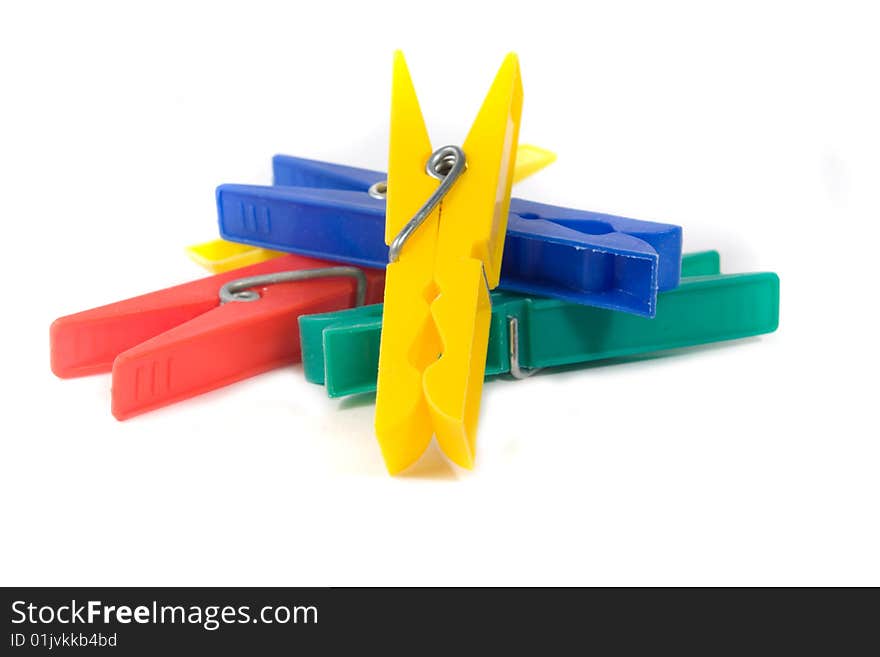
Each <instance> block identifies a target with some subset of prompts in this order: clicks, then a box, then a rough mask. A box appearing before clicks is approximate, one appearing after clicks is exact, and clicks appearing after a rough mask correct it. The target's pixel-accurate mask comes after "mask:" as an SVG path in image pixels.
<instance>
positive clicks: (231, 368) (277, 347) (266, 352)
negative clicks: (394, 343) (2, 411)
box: [50, 255, 384, 420]
mask: <svg viewBox="0 0 880 657" xmlns="http://www.w3.org/2000/svg"><path fill="white" fill-rule="evenodd" d="M334 264H335V263H329V262H326V261H323V260H316V259H313V258H307V257H303V256H296V255H287V256H282V257H280V258H275V259H272V260H268V261H266V262H262V263H259V264H256V265H252V266H250V267H243V268H241V269H236V270H234V271H230V272H225V273H223V274H218V275H216V276H209V277H207V278H203V279H200V280H197V281H193V282H191V283H185V284H183V285H178V286H175V287H171V288H167V289H165V290H160V291H158V292H153V293H150V294H145V295H142V296H139V297H134V298H132V299H127V300H125V301H120V302H118V303H113V304H109V305H107V306H102V307H100V308H95V309H93V310H87V311H85V312H81V313H77V314H75V315H68V316H67V317H62V318H60V319H57V320H56V321H55V322H54V323H53V324H52V327H51V330H50V337H51V361H52V371H53V372H55V374H56V375H58V376H60V377H63V378H67V377H74V376H83V375H86V374H94V373H98V372H106V371H108V370H110V369H111V366H112V372H113V390H112V411H113V415H114V416H115V417H116V418H117V419H120V420H122V419H126V418H129V417H131V416H133V415H137V414H139V413H143V412H146V411H149V410H152V409H154V408H159V407H161V406H165V405H167V404H171V403H173V402H176V401H180V400H182V399H186V398H188V397H193V396H195V395H198V394H201V393H203V392H207V391H209V390H214V389H216V388H220V387H222V386H225V385H228V384H229V383H233V382H234V381H239V380H241V379H245V378H247V377H250V376H253V375H255V374H259V373H261V372H265V371H268V370H270V369H273V368H275V367H280V366H282V365H286V364H289V363H295V362H298V361H299V360H300V345H299V331H298V329H297V320H298V318H299V316H300V315H305V314H313V313H321V312H330V311H333V310H340V309H342V308H348V307H350V306H353V305H354V303H355V293H356V288H357V284H356V282H355V281H354V280H353V279H351V278H321V279H313V280H308V281H296V282H292V283H282V284H277V285H271V286H267V287H264V288H261V289H260V290H259V291H260V295H261V298H260V299H258V300H256V301H251V302H230V303H227V304H225V305H222V306H221V305H220V302H219V297H218V294H219V291H220V288H221V287H222V286H223V285H224V284H225V283H227V282H229V281H233V280H236V279H238V278H245V277H249V276H257V275H262V274H269V273H275V272H279V271H288V270H302V269H316V268H320V267H328V266H333V265H334ZM364 273H365V274H366V276H367V295H366V303H377V302H379V301H381V300H382V289H383V285H384V272H382V271H378V270H367V269H365V270H364Z"/></svg>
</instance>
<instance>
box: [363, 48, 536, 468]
mask: <svg viewBox="0 0 880 657" xmlns="http://www.w3.org/2000/svg"><path fill="white" fill-rule="evenodd" d="M521 111H522V83H521V81H520V74H519V63H518V61H517V58H516V55H513V54H511V55H508V56H507V58H506V59H505V60H504V63H503V64H502V66H501V69H500V70H499V72H498V74H497V76H496V77H495V81H494V82H493V84H492V87H491V88H490V90H489V93H488V95H487V96H486V99H485V100H484V101H483V105H482V107H481V108H480V111H479V113H478V115H477V118H476V120H475V121H474V124H473V125H472V126H471V130H470V132H469V133H468V136H467V138H466V139H465V142H464V145H463V147H462V148H458V147H455V146H446V147H443V148H440V149H438V150H436V151H433V152H432V148H431V142H430V140H429V138H428V131H427V128H426V127H425V122H424V118H423V117H422V113H421V110H420V108H419V105H418V100H417V99H416V94H415V89H414V88H413V85H412V80H411V78H410V75H409V71H408V70H407V67H406V62H405V61H404V59H403V55H402V53H400V52H398V53H396V54H395V59H394V76H393V87H392V97H391V144H390V149H389V163H388V207H387V213H386V220H385V243H386V244H388V246H389V261H390V262H389V265H388V268H387V270H386V282H385V313H384V317H383V320H382V339H381V347H380V351H379V375H378V382H377V396H376V423H375V424H376V436H377V437H378V439H379V445H380V447H381V449H382V455H383V457H384V459H385V465H386V467H387V468H388V471H389V472H390V473H392V474H393V473H397V472H400V471H401V470H403V469H405V468H406V467H408V466H409V465H411V464H412V463H414V462H415V461H416V460H417V459H418V458H419V456H421V454H422V453H423V452H424V450H425V449H426V448H427V446H428V444H429V442H430V441H431V437H432V435H436V437H437V442H438V444H439V445H440V448H441V449H442V450H443V452H444V453H445V454H446V455H447V456H448V457H449V458H450V459H451V460H452V461H453V462H455V463H457V464H459V465H461V466H463V467H468V468H470V467H473V460H474V450H475V443H476V431H477V420H478V416H479V409H480V396H481V393H482V385H483V368H484V364H485V360H486V348H487V345H488V338H489V320H490V318H491V307H490V302H489V291H490V290H491V289H493V288H494V287H496V286H497V285H498V279H499V277H500V274H501V256H502V253H503V248H504V237H505V233H506V224H507V212H508V205H509V203H510V187H511V184H512V182H513V164H514V158H515V154H516V145H517V140H518V135H519V119H520V114H521Z"/></svg>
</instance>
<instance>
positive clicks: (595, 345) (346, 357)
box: [299, 251, 779, 397]
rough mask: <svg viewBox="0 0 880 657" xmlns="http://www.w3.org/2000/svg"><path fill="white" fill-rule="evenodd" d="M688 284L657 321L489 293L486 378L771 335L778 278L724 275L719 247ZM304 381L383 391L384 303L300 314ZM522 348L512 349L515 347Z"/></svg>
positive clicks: (697, 258) (688, 269) (693, 267)
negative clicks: (514, 344)
mask: <svg viewBox="0 0 880 657" xmlns="http://www.w3.org/2000/svg"><path fill="white" fill-rule="evenodd" d="M681 276H682V280H681V284H680V285H679V287H677V288H676V289H674V290H670V291H668V292H663V293H661V294H660V295H659V297H658V301H657V315H656V317H654V318H653V319H649V318H646V317H640V316H638V315H631V314H628V313H623V312H616V311H612V310H606V309H603V308H594V307H592V306H582V305H578V304H573V303H567V302H565V301H559V300H556V299H544V298H535V297H528V296H523V295H519V294H511V293H508V292H493V293H492V323H491V327H490V331H489V351H488V354H487V357H486V376H492V375H497V374H505V373H510V372H511V367H510V364H511V354H512V352H511V346H512V345H511V342H512V338H517V339H516V342H517V343H518V345H517V346H518V367H517V363H516V362H515V363H514V372H516V373H518V372H520V371H527V370H529V369H536V368H542V367H553V366H558V365H571V364H575V363H585V362H588V361H593V360H600V359H603V358H615V357H620V356H632V355H636V354H647V353H651V352H656V351H661V350H664V349H676V348H679V347H690V346H695V345H699V344H706V343H709V342H720V341H723V340H734V339H737V338H744V337H748V336H753V335H760V334H762V333H771V332H773V331H775V330H776V327H777V326H778V324H779V277H778V276H777V275H776V274H773V273H758V274H721V273H720V258H719V255H718V252H717V251H704V252H700V253H693V254H689V255H685V256H684V257H683V258H682V262H681ZM299 328H300V339H301V344H302V354H303V367H304V370H305V375H306V379H307V380H308V381H311V382H312V383H319V384H326V386H327V393H328V394H329V395H330V396H331V397H344V396H346V395H353V394H357V393H361V392H372V391H375V390H376V373H377V371H378V367H379V337H380V335H381V329H382V304H376V305H372V306H363V307H361V308H353V309H349V310H342V311H338V312H333V313H324V314H321V315H307V316H303V317H300V319H299ZM514 353H515V352H514Z"/></svg>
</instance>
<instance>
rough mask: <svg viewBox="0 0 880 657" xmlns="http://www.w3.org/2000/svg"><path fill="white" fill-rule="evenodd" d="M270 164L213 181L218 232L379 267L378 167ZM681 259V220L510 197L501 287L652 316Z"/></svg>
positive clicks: (278, 159) (287, 160)
mask: <svg viewBox="0 0 880 657" xmlns="http://www.w3.org/2000/svg"><path fill="white" fill-rule="evenodd" d="M272 164H273V171H274V183H275V184H274V186H272V187H266V186H258V185H221V186H220V187H218V188H217V211H218V215H219V224H220V234H221V236H222V237H223V238H225V239H227V240H230V241H233V242H241V243H244V244H251V245H253V246H260V247H264V248H268V249H274V250H277V251H287V252H291V253H299V254H302V255H309V256H313V257H319V258H324V259H328V260H335V261H339V262H347V263H351V264H356V265H361V266H366V267H376V268H383V267H385V265H386V264H387V263H388V247H387V246H386V245H385V241H384V238H383V234H384V233H383V231H384V221H385V198H384V194H385V187H384V184H385V183H384V181H385V180H386V175H385V174H384V173H382V172H380V171H371V170H368V169H359V168H356V167H349V166H343V165H338V164H330V163H327V162H318V161H315V160H307V159H303V158H298V157H290V156H286V155H276V156H275V157H274V158H273V160H272ZM680 264H681V228H680V227H679V226H673V225H670V224H661V223H654V222H648V221H638V220H635V219H626V218H623V217H616V216H613V215H607V214H599V213H595V212H586V211H583V210H572V209H568V208H560V207H556V206H552V205H544V204H541V203H533V202H531V201H524V200H522V199H516V198H514V199H511V203H510V214H509V219H508V229H507V237H506V240H505V246H504V258H503V261H502V269H501V283H500V288H502V289H504V290H510V291H514V292H522V293H526V294H533V295H541V296H545V297H552V298H556V299H563V300H565V301H570V302H573V303H578V304H584V305H591V306H597V307H600V308H608V309H611V310H621V311H625V312H630V313H635V314H638V315H643V316H646V317H653V316H654V314H655V312H656V303H657V292H658V291H663V290H669V289H672V288H674V287H676V286H677V285H678V282H679V275H680Z"/></svg>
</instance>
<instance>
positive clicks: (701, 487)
mask: <svg viewBox="0 0 880 657" xmlns="http://www.w3.org/2000/svg"><path fill="white" fill-rule="evenodd" d="M607 4H608V5H611V3H607ZM660 4H661V3H657V5H658V6H656V7H655V6H653V3H644V4H632V3H614V4H613V7H611V6H609V7H604V8H598V7H594V6H592V5H591V4H589V3H580V2H579V3H575V2H549V1H546V0H544V1H541V2H531V3H520V2H512V1H507V2H500V3H487V2H467V3H459V2H453V1H450V0H444V2H441V3H416V2H407V3H400V5H392V4H390V3H385V2H378V1H375V0H373V1H371V2H352V3H345V4H339V3H331V2H309V3H293V2H288V3H278V4H264V3H255V2H247V3H244V2H242V3H239V4H226V3H210V5H206V6H205V7H198V6H195V5H185V4H184V3H177V2H175V3H159V2H152V3H144V4H143V6H141V7H140V8H137V7H136V6H134V5H131V4H129V3H109V2H108V3H102V4H97V3H88V2H77V3H57V4H46V3H39V2H30V3H14V4H13V3H4V4H3V7H2V9H0V83H2V87H0V185H2V217H0V223H2V226H3V227H4V229H3V238H4V241H3V254H2V258H0V262H2V267H3V271H2V274H3V276H2V281H3V285H4V287H5V289H4V293H3V299H4V301H3V308H4V310H3V314H2V331H3V345H4V349H3V358H2V379H0V380H2V384H0V385H2V397H3V414H2V439H0V440H2V457H0V505H2V518H0V527H2V530H0V557H2V558H0V583H3V584H30V585H50V584H91V585H123V584H125V585H133V584H178V585H197V584H205V585H221V584H252V585H273V584H276V585H282V584H284V585H328V584H591V585H599V584H697V585H701V584H736V585H738V584H771V585H775V584H875V585H877V584H880V565H878V563H880V559H878V558H877V556H878V554H880V530H878V515H880V514H878V495H880V483H878V482H880V467H878V466H880V462H878V461H880V459H878V457H880V446H878V435H880V432H878V428H877V415H876V409H877V405H878V386H877V383H876V372H877V367H878V365H880V363H878V349H877V319H878V312H877V307H878V294H877V280H878V261H877V257H878V256H877V253H878V237H880V234H878V221H880V199H878V197H880V191H878V181H880V165H878V162H880V159H878V158H880V155H878V153H880V138H878V136H880V130H878V119H880V102H878V79H880V74H878V62H880V47H878V43H880V40H878V39H877V32H876V28H877V25H878V20H877V16H876V15H874V14H873V13H872V12H871V11H870V10H869V4H868V3H865V5H864V6H859V5H852V4H848V3H844V2H828V3H824V4H821V3H802V2H793V3H776V2H758V3H749V2H738V3H730V4H729V5H728V6H727V7H723V6H721V5H719V4H715V3H692V4H674V5H669V4H668V3H662V4H663V5H664V6H663V7H660V6H659V5H660ZM398 47H400V48H403V49H404V51H405V53H406V54H407V57H408V60H409V64H410V69H411V71H412V74H413V77H414V80H415V83H416V87H417V89H418V91H419V95H420V99H421V102H422V107H423V109H424V111H425V115H426V118H427V121H428V125H429V127H430V129H431V131H432V139H433V141H434V143H435V144H437V145H439V144H443V143H448V142H452V143H456V142H459V143H460V141H461V140H462V138H463V136H464V134H465V132H466V130H467V128H468V126H469V125H470V122H471V120H472V119H473V116H474V115H475V113H476V110H477V108H478V106H479V103H480V101H481V99H482V96H483V94H484V92H485V90H486V89H487V88H488V85H489V83H490V81H491V79H492V77H493V75H494V73H495V70H496V68H497V66H498V65H499V64H500V62H501V59H502V57H503V55H504V54H505V53H506V52H507V51H508V50H514V51H516V52H518V54H519V55H520V59H521V64H522V73H523V82H524V87H525V105H524V112H523V124H522V132H521V140H522V141H523V142H524V143H535V144H539V145H542V146H544V147H547V148H550V149H553V150H555V151H556V152H557V153H558V154H559V159H558V161H557V162H556V163H555V164H554V165H553V166H552V167H550V168H549V169H547V170H546V171H544V172H542V173H540V174H539V175H537V176H535V177H534V178H533V179H531V180H529V181H527V182H525V183H523V184H522V185H520V186H518V188H517V189H516V190H515V193H516V194H517V195H519V196H522V197H525V198H529V199H534V200H537V201H543V202H547V203H554V204H561V205H570V206H573V207H578V208H584V209H592V210H599V211H606V212H611V213H615V214H622V215H627V216H632V217H637V218H641V219H656V220H660V221H669V222H673V223H677V224H680V225H682V226H683V227H684V234H685V250H687V251H694V250H699V249H706V248H717V249H719V250H720V251H721V252H722V267H723V269H724V270H725V271H728V272H735V271H759V270H771V271H776V272H778V273H779V275H780V278H781V281H782V306H781V324H780V328H779V331H778V332H777V333H776V334H773V335H770V336H765V337H762V338H757V339H750V340H745V341H740V342H736V343H731V344H727V345H724V346H720V347H714V348H705V349H699V350H693V351H689V352H685V353H679V354H677V355H674V356H672V357H669V358H660V359H653V360H648V361H643V362H638V363H629V364H615V365H609V366H605V367H592V368H588V369H583V370H580V371H573V372H567V373H562V374H548V375H541V376H537V377H535V378H533V379H531V380H528V381H523V382H512V381H497V382H494V383H491V384H489V385H487V386H486V387H485V389H484V396H483V413H482V419H481V427H480V440H479V448H478V459H477V467H476V469H475V470H474V471H472V472H464V471H460V470H457V469H454V468H453V467H451V466H449V465H447V464H446V463H445V462H444V461H443V459H442V457H441V456H439V455H438V454H437V453H436V451H434V452H432V453H430V454H429V455H428V456H427V457H426V459H425V460H424V461H423V462H422V463H421V464H420V465H419V466H417V467H416V468H415V470H414V471H412V472H411V473H410V474H409V475H407V476H402V477H397V478H391V477H389V476H388V475H387V474H386V473H385V470H384V467H383V464H382V462H381V458H380V454H379V450H378V447H377V444H376V442H375V439H374V437H373V432H372V413H373V406H372V404H371V402H370V400H369V399H368V400H363V399H361V400H355V401H348V402H346V401H341V402H340V401H335V400H330V399H328V398H327V397H326V396H325V394H324V391H323V389H322V388H320V387H317V386H313V385H311V384H307V383H306V382H305V381H304V380H303V377H302V369H301V367H299V366H297V367H290V368H286V369H283V370H279V371H276V372H273V373H270V374H267V375H263V376H260V377H257V378H255V379H252V380H250V381H247V382H243V383H239V384H236V385H233V386H229V387H228V388H225V389H223V390H220V391H217V392H215V393H211V394H207V395H204V396H202V397H200V398H197V399H194V400H192V401H188V402H185V403H180V404H177V405H175V406H172V407H169V408H166V409H163V410H160V411H156V412H153V413H149V414H147V415H144V416H141V417H138V418H136V419H132V420H129V421H127V422H124V423H120V422H117V421H116V420H114V419H113V418H112V417H111V415H110V410H109V384H110V382H109V378H108V376H96V377H90V378H85V379H79V380H69V381H60V380H58V379H56V378H55V377H54V376H53V375H52V374H51V373H50V371H49V365H48V355H49V351H48V327H49V324H50V322H51V321H52V319H54V318H55V317H57V316H60V315H64V314H68V313H71V312H75V311H78V310H83V309H86V308H90V307H93V306H96V305H100V304H103V303H107V302H111V301H115V300H119V299H123V298H126V297H129V296H133V295H135V294H139V293H143V292H146V291H150V290H153V289H158V288H161V287H165V286H167V285H171V284H174V283H179V282H184V281H187V280H190V279H193V278H196V277H199V276H201V275H202V272H201V270H199V269H198V268H197V267H196V266H195V265H194V264H192V263H190V262H189V261H188V260H187V259H186V257H185V255H184V253H183V247H184V245H186V244H189V243H192V242H198V241H203V240H206V239H210V238H211V237H213V236H215V235H216V216H215V206H214V196H213V194H214V187H215V186H216V185H217V184H220V183H224V182H238V183H268V182H269V180H270V157H271V155H273V154H274V153H287V154H292V155H300V156H305V157H312V158H317V159H323V160H329V161H333V162H341V163H348V164H353V165H359V166H366V167H372V168H377V169H383V168H385V159H386V154H387V153H386V151H387V146H386V140H387V126H388V110H389V107H388V105H389V89H390V72H391V54H392V51H393V49H394V48H398Z"/></svg>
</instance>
